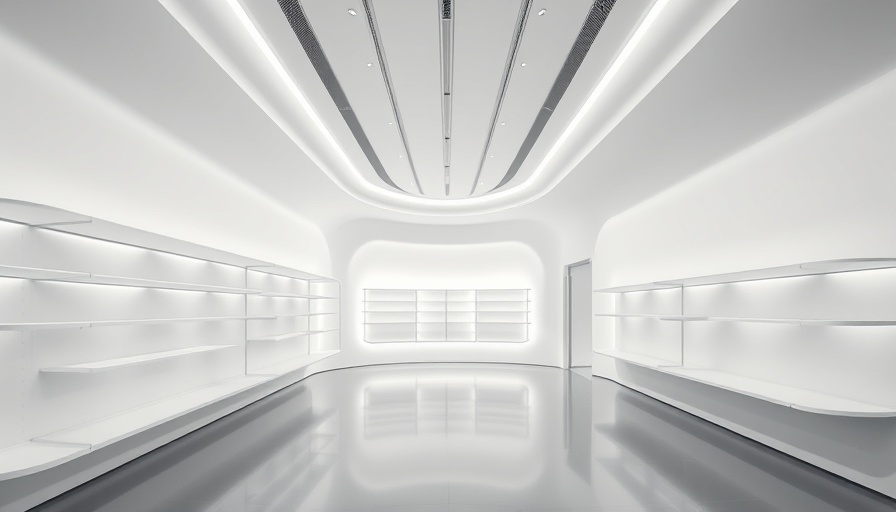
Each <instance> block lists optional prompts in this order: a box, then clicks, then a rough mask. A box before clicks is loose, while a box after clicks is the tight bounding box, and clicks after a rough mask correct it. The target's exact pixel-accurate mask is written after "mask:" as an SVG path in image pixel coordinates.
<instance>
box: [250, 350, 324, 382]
mask: <svg viewBox="0 0 896 512" xmlns="http://www.w3.org/2000/svg"><path fill="white" fill-rule="evenodd" d="M338 353H339V351H338V350H327V351H325V352H317V353H314V354H308V355H305V356H299V357H295V358H292V359H287V360H286V361H281V362H279V363H275V364H272V365H269V366H264V367H262V368H259V369H258V370H253V371H252V374H254V375H267V376H271V377H273V376H279V375H284V374H287V373H289V372H292V371H295V370H298V369H300V368H304V367H306V366H308V365H310V364H312V363H316V362H318V361H322V360H324V359H326V358H328V357H330V356H332V355H335V354H338Z"/></svg>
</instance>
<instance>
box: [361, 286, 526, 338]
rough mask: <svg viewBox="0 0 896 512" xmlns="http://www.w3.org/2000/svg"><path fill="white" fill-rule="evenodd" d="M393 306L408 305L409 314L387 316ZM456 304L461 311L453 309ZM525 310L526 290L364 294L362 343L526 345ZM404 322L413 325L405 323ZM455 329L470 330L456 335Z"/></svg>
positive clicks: (457, 332) (369, 291)
mask: <svg viewBox="0 0 896 512" xmlns="http://www.w3.org/2000/svg"><path fill="white" fill-rule="evenodd" d="M412 297H413V299H412ZM396 304H401V305H408V306H411V305H413V306H412V307H413V309H405V310H402V311H389V310H388V308H387V307H386V306H388V305H392V306H394V305H396ZM458 304H461V305H462V306H459V307H462V308H463V309H460V310H455V309H453V308H454V307H458V306H457V305H458ZM497 304H507V305H508V307H510V308H512V310H510V311H508V310H502V309H500V308H502V306H499V305H497ZM530 305H531V299H530V298H529V290H527V289H518V290H508V289H502V290H432V289H427V290H395V289H389V290H386V289H365V290H364V308H363V309H362V312H363V314H364V322H363V325H364V331H365V333H364V340H365V341H367V342H370V343H407V342H409V341H410V342H415V341H416V342H427V343H429V342H437V341H445V342H452V343H454V342H508V343H523V342H525V341H528V339H529V325H531V322H530V321H529V315H530ZM412 315H413V316H412ZM510 315H513V316H510ZM409 318H416V319H417V320H416V321H409V320H405V319H409ZM385 319H391V320H385ZM461 325H462V326H470V327H472V328H473V329H472V331H458V329H457V327H458V326H461ZM469 334H472V336H469ZM436 338H438V339H436ZM457 338H466V339H457Z"/></svg>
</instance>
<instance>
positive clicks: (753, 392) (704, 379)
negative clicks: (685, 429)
mask: <svg viewBox="0 0 896 512" xmlns="http://www.w3.org/2000/svg"><path fill="white" fill-rule="evenodd" d="M661 371H663V372H665V373H669V374H672V375H675V376H677V377H681V378H684V379H688V380H692V381H695V382H700V383H703V384H707V385H710V386H715V387H718V388H722V389H726V390H728V391H733V392H735V393H740V394H743V395H747V396H751V397H753V398H758V399H760V400H765V401H767V402H772V403H775V404H778V405H783V406H786V407H792V408H794V409H799V410H801V411H806V412H812V413H817V414H827V415H832V416H856V417H868V418H874V417H893V416H896V408H893V407H884V406H880V405H873V404H868V403H865V402H860V401H858V400H852V399H849V398H842V397H838V396H833V395H828V394H825V393H819V392H817V391H809V390H805V389H800V388H795V387H791V386H786V385H783V384H776V383H773V382H766V381H762V380H759V379H754V378H750V377H743V376H740V375H734V374H731V373H726V372H721V371H718V370H711V369H704V368H687V367H683V368H662V369H661Z"/></svg>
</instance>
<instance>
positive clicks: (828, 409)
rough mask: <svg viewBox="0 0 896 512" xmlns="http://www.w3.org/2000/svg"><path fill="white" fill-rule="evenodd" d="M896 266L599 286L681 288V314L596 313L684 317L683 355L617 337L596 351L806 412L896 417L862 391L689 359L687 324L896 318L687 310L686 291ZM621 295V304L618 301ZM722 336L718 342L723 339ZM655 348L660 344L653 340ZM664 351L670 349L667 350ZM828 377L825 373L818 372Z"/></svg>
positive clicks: (813, 266) (873, 263) (829, 264)
mask: <svg viewBox="0 0 896 512" xmlns="http://www.w3.org/2000/svg"><path fill="white" fill-rule="evenodd" d="M893 268H896V258H854V259H839V260H827V261H815V262H810V263H802V264H797V265H788V266H782V267H773V268H765V269H757V270H749V271H743V272H733V273H727V274H716V275H710V276H698V277H689V278H684V279H677V280H671V281H659V282H652V283H642V284H638V285H626V286H615V287H610V288H603V289H597V290H594V291H595V292H596V293H612V294H618V295H617V298H618V297H619V296H620V295H622V294H628V293H633V292H654V291H659V290H664V292H663V293H670V292H674V291H675V290H678V294H679V295H678V297H677V301H678V303H679V304H680V314H677V315H676V314H651V313H616V312H612V313H610V312H599V313H595V315H594V316H595V317H597V318H606V319H615V320H616V321H617V322H680V323H681V328H680V339H678V340H676V341H675V342H673V343H680V357H679V360H677V361H672V360H669V359H668V358H665V357H657V354H651V353H641V352H649V350H648V351H638V352H632V351H627V350H624V349H622V348H620V347H619V346H618V341H617V340H613V342H612V345H613V346H612V347H610V348H605V349H600V350H595V353H596V354H599V355H601V356H606V357H611V358H614V359H615V360H618V361H623V362H625V363H630V364H633V365H637V366H641V367H644V368H649V369H652V370H655V371H659V372H662V373H666V374H669V375H674V376H676V377H679V378H682V379H687V380H691V381H694V382H699V383H702V384H706V385H709V386H714V387H717V388H721V389H725V390H728V391H732V392H736V393H740V394H743V395H747V396H751V397H753V398H757V399H760V400H764V401H767V402H771V403H774V404H778V405H782V406H786V407H791V408H794V409H798V410H801V411H806V412H811V413H817V414H826V415H833V416H853V417H867V418H871V417H896V406H887V405H882V404H874V403H869V402H868V401H866V399H865V398H864V397H862V396H855V394H856V392H855V390H849V391H843V393H842V394H844V395H850V394H851V395H854V396H841V395H840V394H836V393H831V392H830V391H818V390H811V389H806V388H805V387H803V386H792V385H787V384H783V383H781V382H775V381H772V380H769V379H768V378H767V377H765V378H762V377H759V376H750V375H741V374H736V373H732V372H730V371H724V370H723V369H719V368H711V367H704V366H700V365H693V364H690V363H689V361H690V360H691V359H694V358H693V357H689V356H688V354H689V352H688V348H687V347H688V344H687V339H688V337H687V332H686V330H685V326H686V325H688V324H697V323H708V322H722V323H745V324H750V323H758V324H781V325H793V326H803V327H816V328H822V327H890V326H896V319H862V318H855V319H851V318H773V317H757V316H749V315H745V316H714V315H705V316H702V315H687V314H685V309H686V304H687V301H685V291H686V290H687V289H688V288H692V287H700V286H712V285H719V284H734V283H742V282H748V281H761V280H777V279H788V278H794V277H803V276H819V275H827V274H840V273H847V272H863V271H873V270H885V269H893ZM618 303H619V302H618V300H617V301H616V304H618ZM724 342H725V341H724V340H719V343H724ZM653 346H654V347H656V346H657V344H654V345H653ZM665 353H668V351H666V352H665ZM819 378H823V376H819Z"/></svg>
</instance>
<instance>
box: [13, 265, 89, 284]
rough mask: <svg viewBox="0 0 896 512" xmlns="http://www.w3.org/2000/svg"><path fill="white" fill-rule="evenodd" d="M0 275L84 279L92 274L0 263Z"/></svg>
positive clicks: (29, 277)
mask: <svg viewBox="0 0 896 512" xmlns="http://www.w3.org/2000/svg"><path fill="white" fill-rule="evenodd" d="M0 277H14V278H17V279H60V280H65V281H68V280H71V279H78V278H81V279H84V278H88V277H90V274H85V273H83V272H67V271H64V270H50V269H45V268H31V267H12V266H8V265H0Z"/></svg>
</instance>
